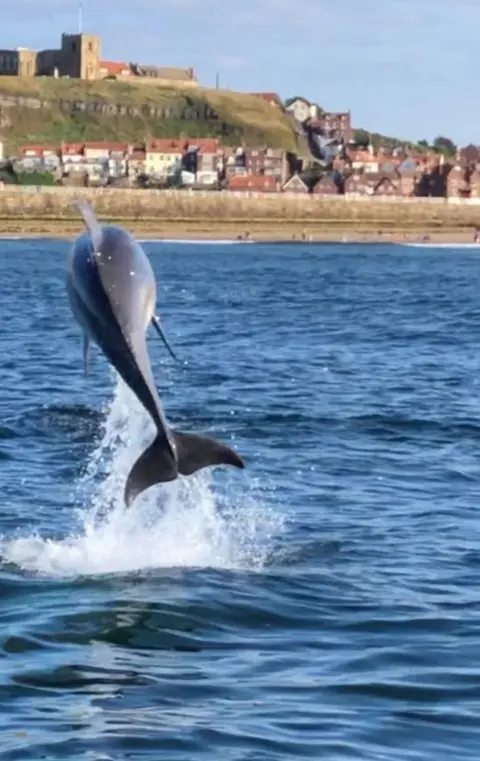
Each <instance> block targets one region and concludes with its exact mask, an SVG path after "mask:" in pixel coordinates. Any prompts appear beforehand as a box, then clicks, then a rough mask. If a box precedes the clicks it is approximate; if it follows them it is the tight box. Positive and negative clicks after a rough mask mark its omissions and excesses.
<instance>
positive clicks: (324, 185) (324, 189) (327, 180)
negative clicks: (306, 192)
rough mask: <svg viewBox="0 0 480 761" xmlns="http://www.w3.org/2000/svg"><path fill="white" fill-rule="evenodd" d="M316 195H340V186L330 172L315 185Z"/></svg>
mask: <svg viewBox="0 0 480 761" xmlns="http://www.w3.org/2000/svg"><path fill="white" fill-rule="evenodd" d="M312 193H313V195H314V196H338V186H337V185H336V184H335V182H334V181H333V179H332V177H331V176H330V175H329V174H326V175H324V176H323V177H322V178H321V179H320V180H319V181H318V182H317V184H316V185H315V186H314V188H313V190H312Z"/></svg>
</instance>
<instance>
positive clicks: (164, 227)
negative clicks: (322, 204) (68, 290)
mask: <svg viewBox="0 0 480 761" xmlns="http://www.w3.org/2000/svg"><path fill="white" fill-rule="evenodd" d="M115 223H116V224H120V225H122V226H124V227H125V228H126V229H128V230H129V231H130V232H131V233H132V234H133V235H135V237H136V238H141V239H143V240H161V239H164V240H167V241H176V240H177V241H192V242H194V241H203V242H209V241H211V242H212V243H215V242H221V241H225V242H229V243H231V242H238V243H242V242H244V243H247V242H251V243H271V244H287V243H290V244H292V243H293V244H294V243H297V244H298V243H304V244H308V243H337V244H338V243H347V244H348V243H350V244H352V243H353V244H354V243H393V244H409V243H425V242H426V243H447V244H452V245H453V244H455V243H459V244H462V245H463V244H465V243H471V244H473V243H474V242H475V241H474V235H473V229H465V228H461V227H459V229H457V230H455V229H453V230H452V229H450V230H449V229H445V230H438V228H437V229H436V230H432V229H430V230H429V229H428V226H426V228H425V230H422V231H419V230H416V229H413V230H405V229H404V228H400V229H399V230H398V231H396V230H391V229H390V230H385V231H383V230H381V229H376V230H366V229H357V230H355V229H349V225H348V224H346V225H345V229H344V230H343V231H340V230H339V229H338V226H337V225H335V226H334V227H333V228H332V227H330V226H329V225H323V226H321V227H320V226H317V225H308V224H302V223H301V222H300V223H299V224H292V222H291V221H290V220H288V221H285V223H282V222H278V221H277V222H276V223H274V224H272V225H271V226H270V225H268V226H267V225H261V226H258V225H256V224H255V222H254V221H252V224H250V225H248V224H245V225H240V224H238V223H237V224H235V225H232V224H228V223H227V224H222V223H216V224H212V225H211V226H210V225H205V223H203V224H198V225H195V224H192V223H191V222H190V223H188V222H186V223H185V225H183V224H181V223H179V222H178V223H174V224H168V223H167V224H165V222H164V223H163V224H162V223H159V224H158V225H156V224H147V225H145V224H142V223H139V222H133V221H132V220H128V219H125V220H124V221H122V220H121V219H118V220H117V219H116V220H115ZM379 227H380V226H379ZM232 228H234V229H232ZM82 230H83V225H82V223H81V221H78V222H77V221H75V222H74V221H73V220H72V221H71V222H70V221H67V220H58V221H52V220H51V219H49V220H44V221H42V220H39V219H35V220H28V219H22V220H19V219H18V218H17V219H10V220H0V240H8V239H12V238H17V237H18V238H23V239H52V240H72V239H74V238H75V237H77V236H78V235H79V234H80V233H81V232H82ZM303 236H304V237H303ZM479 245H480V243H479Z"/></svg>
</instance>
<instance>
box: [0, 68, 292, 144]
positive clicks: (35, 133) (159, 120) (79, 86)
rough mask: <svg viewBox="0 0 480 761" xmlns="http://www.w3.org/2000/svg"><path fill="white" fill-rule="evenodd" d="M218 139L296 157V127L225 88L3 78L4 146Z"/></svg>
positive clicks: (0, 126)
mask: <svg viewBox="0 0 480 761" xmlns="http://www.w3.org/2000/svg"><path fill="white" fill-rule="evenodd" d="M183 135H184V136H185V137H203V136H206V135H218V136H219V137H221V138H222V139H223V141H224V142H225V143H227V144H228V143H238V141H239V140H244V141H245V142H246V143H247V144H249V145H262V144H266V145H268V146H269V147H272V148H283V149H285V150H289V151H295V150H296V147H297V139H296V136H295V133H294V130H293V128H292V124H291V121H290V120H289V119H288V117H286V116H285V115H284V114H283V113H282V112H281V111H280V109H277V108H274V107H272V106H271V105H270V104H269V103H267V102H266V101H264V100H263V99H262V98H259V97H256V96H253V95H248V94H243V93H236V92H232V91H227V90H213V89H204V88H200V87H199V88H195V89H191V88H189V89H188V90H187V89H182V88H181V87H176V86H174V85H172V86H171V87H165V86H156V85H153V84H147V85H141V84H135V83H132V84H130V83H125V82H116V81H114V80H110V81H106V80H103V81H95V82H87V81H83V80H72V79H53V78H47V77H42V78H24V79H22V78H19V77H0V140H3V141H4V143H5V144H6V149H7V152H10V151H13V150H14V149H15V148H16V146H18V145H20V144H22V143H48V142H59V141H60V140H67V141H72V142H73V141H80V140H125V141H129V140H132V141H133V140H142V139H145V138H147V137H149V136H151V137H167V136H183Z"/></svg>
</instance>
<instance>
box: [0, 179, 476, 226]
mask: <svg viewBox="0 0 480 761" xmlns="http://www.w3.org/2000/svg"><path fill="white" fill-rule="evenodd" d="M75 199H89V200H90V201H91V202H92V203H93V204H94V205H95V208H96V210H97V214H98V215H99V217H100V218H102V219H105V220H108V219H111V220H122V219H125V220H165V221H171V222H175V221H177V220H178V221H181V220H192V221H202V222H204V221H210V222H212V223H215V222H216V221H218V222H219V223H223V224H225V223H229V222H232V223H234V222H244V223H251V224H253V223H255V222H258V223H262V222H269V223H279V224H281V223H283V222H285V223H296V224H299V225H301V224H305V225H307V226H310V225H315V226H316V227H322V226H324V227H332V226H335V227H336V226H338V227H339V228H341V227H345V228H349V229H352V228H355V229H362V228H367V227H368V228H374V227H378V228H381V229H383V230H388V229H391V230H395V229H402V230H403V229H407V230H408V229H416V230H423V229H425V230H435V229H438V230H442V229H452V230H453V229H460V228H467V227H470V228H471V227H473V226H476V225H477V224H478V225H480V208H479V206H478V203H475V202H465V201H464V202H459V201H458V199H455V200H456V202H453V200H454V199H449V200H446V199H405V198H388V199H387V198H385V199H379V198H358V197H351V196H349V197H346V196H344V197H333V198H332V197H328V198H325V197H318V196H303V195H302V196H298V195H287V194H282V193H271V194H251V193H233V192H225V191H224V192H198V191H197V192H194V191H188V190H183V191H178V190H176V191H171V190H129V189H127V190H125V189H117V188H115V189H113V188H108V189H92V188H63V187H62V188H58V187H53V188H46V187H41V188H37V187H28V186H26V187H15V186H4V187H3V189H2V190H0V219H4V220H5V219H9V220H14V219H18V220H22V219H52V220H53V219H56V220H73V219H76V218H78V214H77V212H76V210H75V206H74V202H75ZM475 200H477V199H475Z"/></svg>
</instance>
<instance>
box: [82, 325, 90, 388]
mask: <svg viewBox="0 0 480 761" xmlns="http://www.w3.org/2000/svg"><path fill="white" fill-rule="evenodd" d="M89 353H90V339H89V337H88V335H87V334H86V333H84V334H83V369H84V372H85V377H86V376H87V375H88V366H89V361H88V358H89Z"/></svg>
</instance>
